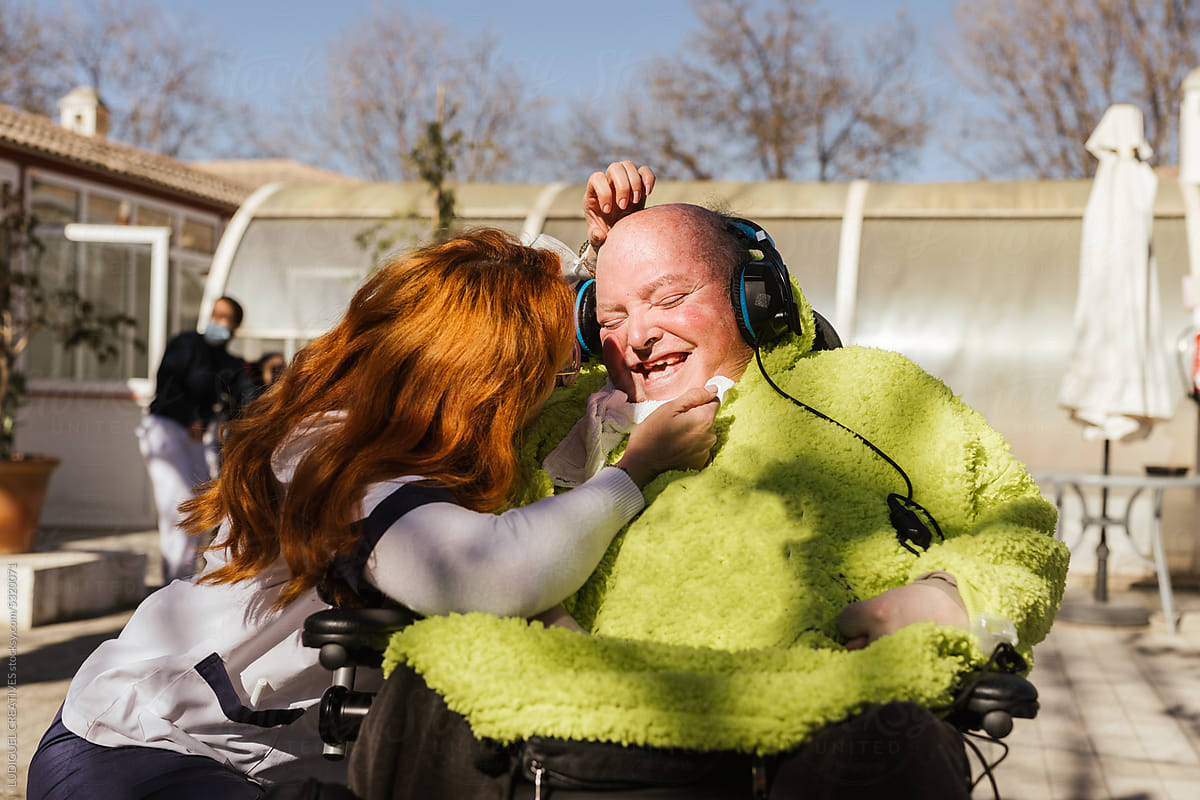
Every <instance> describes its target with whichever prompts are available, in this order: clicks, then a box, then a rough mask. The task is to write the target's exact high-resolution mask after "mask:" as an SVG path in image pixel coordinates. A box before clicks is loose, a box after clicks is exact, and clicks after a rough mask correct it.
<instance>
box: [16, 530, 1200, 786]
mask: <svg viewBox="0 0 1200 800" xmlns="http://www.w3.org/2000/svg"><path fill="white" fill-rule="evenodd" d="M123 538H124V539H125V541H127V542H129V543H130V545H131V546H136V547H138V548H139V549H146V550H150V551H151V553H150V555H151V559H150V560H151V569H150V572H149V575H148V581H149V582H150V585H155V584H156V583H157V582H158V572H157V570H156V569H155V565H156V564H157V554H156V553H155V552H154V551H153V548H154V546H155V544H156V543H155V541H154V538H155V537H154V535H153V534H131V535H127V536H126V537H123ZM91 541H92V543H94V541H95V540H94V538H93V539H92V540H91ZM60 546H84V543H82V542H71V541H65V540H64V541H60ZM1074 589H1075V587H1072V590H1074ZM1079 590H1080V591H1082V590H1083V587H1080V588H1079ZM1114 601H1116V602H1124V601H1129V602H1139V603H1143V604H1145V605H1146V606H1147V607H1149V608H1157V595H1156V594H1155V593H1154V592H1152V591H1141V592H1130V593H1128V594H1121V595H1119V596H1115V597H1114ZM1177 603H1178V605H1179V606H1180V610H1181V612H1182V623H1181V626H1180V634H1179V635H1178V636H1177V637H1169V636H1167V634H1166V632H1165V630H1164V629H1163V625H1162V619H1161V616H1158V617H1155V618H1153V619H1152V621H1151V625H1150V626H1149V627H1148V628H1103V627H1092V626H1082V625H1072V624H1067V623H1063V622H1059V623H1057V624H1056V625H1055V626H1054V630H1053V631H1052V632H1051V634H1050V637H1049V638H1048V639H1047V640H1046V641H1045V642H1044V643H1042V644H1041V645H1040V646H1038V648H1037V649H1036V661H1037V663H1036V665H1035V667H1034V670H1033V673H1032V675H1031V678H1032V680H1033V681H1034V683H1035V684H1036V685H1037V687H1038V691H1039V693H1040V696H1041V703H1042V708H1041V712H1040V713H1039V715H1038V717H1037V719H1035V720H1018V721H1017V724H1016V728H1015V730H1014V731H1013V734H1012V735H1011V736H1010V737H1009V739H1008V741H1009V742H1010V744H1011V752H1010V753H1009V755H1008V757H1007V758H1006V759H1005V761H1004V762H1003V763H1002V764H1001V765H1000V766H999V767H997V768H996V770H995V775H996V780H997V783H998V785H999V788H1000V792H1001V796H1002V797H1004V798H1006V800H1051V799H1052V800H1194V798H1197V797H1200V593H1197V592H1179V593H1178V594H1177ZM130 613H131V612H129V611H125V612H121V613H116V614H111V615H109V616H105V617H100V618H97V619H90V620H81V621H76V622H68V623H62V624H58V625H48V626H45V627H41V628H35V629H33V630H32V631H27V632H23V633H21V634H20V635H19V637H18V642H17V649H18V653H19V657H18V661H17V688H16V705H15V709H16V739H15V746H14V741H13V739H12V738H11V737H10V739H9V742H8V751H7V753H8V758H7V761H6V766H7V768H8V772H7V774H6V778H5V780H4V781H3V784H4V785H3V786H0V797H3V798H21V797H24V785H25V772H26V768H27V766H28V763H29V758H30V757H31V756H32V755H33V751H34V749H35V748H36V747H37V742H38V739H39V738H40V737H41V734H42V732H43V731H44V730H45V728H46V726H47V725H48V724H49V722H50V720H51V719H52V718H53V716H54V712H55V710H56V709H57V708H58V706H59V704H60V703H61V702H62V698H63V695H64V693H65V692H66V688H67V684H68V683H69V681H70V678H71V676H72V675H73V674H74V672H75V669H76V668H77V667H78V665H79V663H80V662H81V661H82V660H83V659H84V658H85V657H86V656H87V655H88V653H90V652H91V651H92V649H93V648H94V647H95V646H96V645H97V644H99V643H100V642H101V641H103V640H104V639H106V638H108V637H110V636H115V635H116V634H117V633H118V632H119V631H120V630H121V627H122V626H123V625H124V624H125V621H126V620H127V619H128V618H129V615H130ZM10 700H11V696H10ZM13 708H14V706H13V705H12V704H11V703H10V722H11V709H13ZM11 732H12V730H11V724H10V734H11ZM983 749H984V752H985V754H987V755H988V756H989V757H990V759H994V758H996V757H997V756H998V755H999V753H1000V749H999V748H998V747H996V746H994V745H984V748H983ZM974 796H975V797H977V798H987V797H991V796H992V795H991V790H990V787H989V786H988V785H987V781H986V780H984V782H983V783H982V785H981V786H980V787H979V788H977V789H976V790H975V794H974Z"/></svg>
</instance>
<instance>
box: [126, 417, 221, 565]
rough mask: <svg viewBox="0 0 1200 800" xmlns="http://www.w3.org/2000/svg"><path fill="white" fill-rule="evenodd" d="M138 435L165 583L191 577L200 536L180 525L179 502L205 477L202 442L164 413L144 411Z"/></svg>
mask: <svg viewBox="0 0 1200 800" xmlns="http://www.w3.org/2000/svg"><path fill="white" fill-rule="evenodd" d="M137 437H138V447H139V449H140V450H141V451H142V457H143V458H145V459H146V471H147V472H148V473H149V474H150V485H151V486H152V487H154V505H155V508H156V509H157V510H158V538H159V542H160V544H161V546H162V564H163V584H164V585H166V584H168V583H170V582H171V581H173V580H175V579H176V578H180V579H186V578H189V577H191V575H192V573H193V572H194V571H195V569H196V551H197V550H198V549H199V545H200V539H199V538H197V537H195V536H192V535H190V534H188V533H187V532H186V531H185V530H183V528H182V527H180V522H181V521H182V519H183V515H182V514H181V513H180V512H179V504H180V503H182V502H184V501H185V500H190V499H191V498H192V497H194V496H195V495H196V490H197V489H198V488H199V487H200V485H201V484H203V483H204V482H205V481H207V480H208V478H209V473H208V462H207V460H206V458H205V447H204V443H203V442H197V441H196V440H195V439H192V438H191V437H190V436H188V432H187V428H185V427H183V426H182V425H180V424H179V423H178V422H175V421H174V420H171V419H167V418H166V417H160V416H157V415H155V414H147V415H146V416H145V417H144V418H143V419H142V424H141V425H139V426H138V429H137Z"/></svg>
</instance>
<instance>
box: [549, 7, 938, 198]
mask: <svg viewBox="0 0 1200 800" xmlns="http://www.w3.org/2000/svg"><path fill="white" fill-rule="evenodd" d="M692 5H693V8H694V10H695V12H696V16H697V20H698V22H699V25H700V27H699V29H698V31H697V32H696V33H694V34H693V35H692V36H691V37H690V38H689V39H688V40H687V41H686V42H685V43H684V46H683V47H682V48H681V50H680V51H679V52H678V53H676V54H674V55H672V56H669V57H661V58H657V59H654V60H652V61H650V62H649V63H648V64H646V65H645V67H644V69H643V70H641V72H642V73H643V74H644V75H645V76H646V77H645V79H644V82H643V83H641V85H638V86H633V87H630V89H629V91H628V92H627V94H626V96H625V98H624V100H623V101H622V102H621V103H619V104H617V105H618V108H619V112H618V113H616V114H613V113H612V111H611V109H609V110H608V111H607V113H603V112H599V111H596V110H594V109H591V110H585V109H582V108H579V107H577V108H575V109H574V113H573V114H572V122H571V124H570V126H569V128H568V136H567V141H566V144H562V145H560V146H559V149H560V155H563V156H565V157H566V158H567V160H568V162H569V163H571V164H572V165H575V164H579V165H581V166H582V165H584V164H588V163H590V164H592V165H593V166H592V168H593V169H594V168H595V166H594V165H595V164H599V163H603V162H604V161H605V160H607V159H608V158H609V157H629V156H630V155H634V156H635V157H636V158H639V159H641V160H644V161H647V162H649V163H653V164H655V166H656V167H658V168H661V169H662V170H663V172H664V173H669V174H671V175H672V176H674V177H685V178H708V177H712V176H714V175H721V176H728V177H744V178H767V179H775V178H791V179H795V178H815V179H817V180H821V181H825V180H835V179H840V178H855V177H884V176H890V175H893V174H895V173H896V172H898V171H899V168H900V165H902V164H903V163H905V161H906V160H908V159H909V157H910V156H911V155H912V154H914V153H915V152H917V151H919V150H920V149H921V147H922V146H923V144H924V140H925V136H926V131H927V125H926V113H927V112H926V102H925V99H924V97H923V94H922V92H921V90H920V88H919V87H918V85H917V84H916V82H915V81H914V80H912V72H913V61H914V58H915V48H916V36H915V34H914V32H913V30H912V27H911V26H910V25H909V24H908V23H907V22H906V21H905V19H904V18H903V17H901V18H898V19H897V21H896V22H895V23H894V24H892V25H889V26H887V27H886V28H883V29H881V30H879V31H876V32H875V33H874V34H873V35H871V36H868V37H865V38H864V39H863V40H861V41H859V42H854V41H852V40H850V39H849V38H848V36H847V35H846V34H845V33H844V32H842V31H840V30H839V29H837V28H836V27H835V26H834V25H832V24H831V23H830V22H829V21H828V20H827V17H826V15H825V14H824V13H823V12H822V11H821V10H820V9H819V8H818V7H817V5H816V3H815V1H814V0H773V2H771V3H769V4H768V5H767V6H766V7H765V8H760V7H759V4H755V3H751V2H750V0H693V4H692ZM597 156H600V157H599V158H597Z"/></svg>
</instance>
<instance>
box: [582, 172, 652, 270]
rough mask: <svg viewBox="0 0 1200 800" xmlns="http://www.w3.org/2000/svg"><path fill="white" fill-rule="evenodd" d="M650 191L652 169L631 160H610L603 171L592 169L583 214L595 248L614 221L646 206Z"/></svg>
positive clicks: (590, 239) (584, 196) (603, 238)
mask: <svg viewBox="0 0 1200 800" xmlns="http://www.w3.org/2000/svg"><path fill="white" fill-rule="evenodd" d="M653 190H654V170H652V169H650V167H645V166H643V167H639V166H637V165H636V164H634V163H633V162H632V161H614V162H613V163H612V164H609V165H608V169H606V170H605V171H604V172H593V173H592V175H591V177H589V178H588V182H587V189H585V190H584V193H583V216H584V218H585V219H586V220H587V227H588V241H589V242H591V244H592V247H593V248H596V249H599V247H600V246H601V245H602V244H604V240H605V239H607V238H608V231H609V229H610V228H612V226H613V225H616V224H617V220H619V219H621V218H622V217H625V216H628V215H629V214H632V213H633V212H634V211H640V210H641V209H643V208H645V207H646V197H647V196H648V195H649V194H650V192H651V191H653Z"/></svg>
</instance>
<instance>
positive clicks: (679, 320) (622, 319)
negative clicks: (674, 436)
mask: <svg viewBox="0 0 1200 800" xmlns="http://www.w3.org/2000/svg"><path fill="white" fill-rule="evenodd" d="M739 262H740V248H739V247H738V245H737V243H736V241H735V240H734V239H733V237H731V236H730V235H729V234H728V233H727V232H726V231H725V229H724V225H723V223H722V220H721V217H720V216H719V215H717V214H715V213H713V212H711V211H708V210H707V209H704V208H701V207H699V206H693V205H685V204H675V205H665V206H654V207H652V208H647V209H645V210H642V211H638V212H636V213H634V214H630V215H629V216H628V217H625V218H624V219H622V220H621V221H620V222H618V223H617V224H616V225H614V226H613V228H612V230H611V231H609V234H608V239H607V240H606V241H605V243H604V247H602V248H601V250H600V255H599V258H598V260H597V265H596V308H597V317H598V318H599V321H600V326H601V333H600V338H601V343H602V345H603V349H604V361H605V364H606V365H607V366H608V370H609V376H610V377H611V378H612V381H613V383H614V385H616V386H617V388H619V389H622V390H623V391H625V392H626V394H628V395H629V396H630V398H631V399H633V400H635V401H641V400H669V399H671V398H673V397H677V396H679V395H680V394H682V393H683V392H684V391H686V390H687V389H690V388H692V387H694V386H703V385H704V384H705V382H707V381H708V379H710V378H712V377H713V376H715V375H723V376H725V377H727V378H730V379H733V380H737V379H738V378H740V377H741V375H742V372H743V371H744V370H745V368H746V364H747V363H748V362H749V360H750V356H751V355H752V352H753V351H752V350H751V349H750V346H749V345H748V344H746V342H745V340H743V339H742V336H741V334H740V333H739V332H738V328H737V322H736V320H735V319H734V316H733V307H732V305H731V303H730V299H729V282H730V276H731V275H732V274H733V270H734V268H735V267H736V265H737V264H738V263H739Z"/></svg>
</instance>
